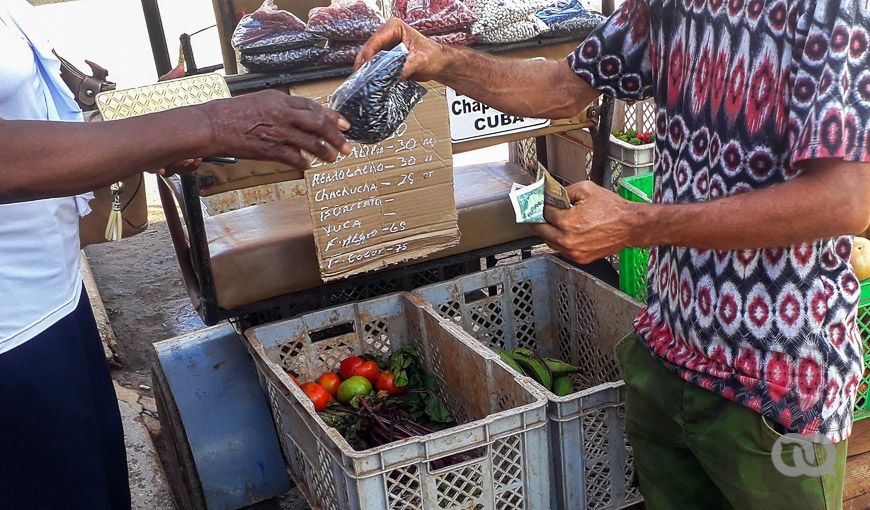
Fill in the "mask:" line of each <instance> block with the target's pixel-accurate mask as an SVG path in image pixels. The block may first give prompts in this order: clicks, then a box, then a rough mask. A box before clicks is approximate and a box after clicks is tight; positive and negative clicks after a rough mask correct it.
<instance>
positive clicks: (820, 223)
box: [535, 159, 870, 262]
mask: <svg viewBox="0 0 870 510" xmlns="http://www.w3.org/2000/svg"><path fill="white" fill-rule="evenodd" d="M804 170H805V171H804V173H803V174H802V175H801V176H799V177H797V178H795V179H794V180H792V181H789V182H787V183H784V184H780V185H778V186H775V187H771V188H765V189H761V190H757V191H752V192H749V193H745V194H742V195H736V196H731V197H727V198H721V199H717V200H712V201H709V202H700V203H692V204H676V205H662V204H639V203H634V202H628V201H626V200H624V199H622V198H620V197H618V196H617V195H615V194H613V193H611V192H610V191H607V190H604V189H602V188H600V187H598V186H596V185H594V184H592V183H589V182H583V183H580V184H576V185H574V186H572V187H571V188H569V192H570V193H571V195H572V199H573V200H574V202H575V207H574V208H573V209H571V210H568V211H561V210H556V209H552V208H547V211H546V214H547V218H548V221H549V222H550V223H551V224H550V225H539V226H536V227H535V230H536V232H537V233H538V234H539V235H540V236H541V237H543V238H544V239H545V240H546V241H547V244H548V245H550V246H551V247H552V248H554V249H556V250H558V251H560V252H563V253H565V254H566V255H568V256H569V257H571V258H574V259H576V260H578V261H580V262H590V261H593V260H596V259H599V258H601V257H603V256H606V255H611V254H613V253H616V252H617V251H619V250H620V249H622V248H628V247H634V246H654V245H669V246H687V247H692V248H699V249H720V250H736V249H754V248H767V247H777V246H789V245H793V244H797V243H802V242H806V241H810V240H813V239H823V238H828V237H835V236H838V235H844V234H860V233H861V232H864V231H865V230H866V229H867V228H868V226H870V165H867V164H864V163H850V162H845V161H841V160H830V159H819V160H813V161H808V162H806V163H805V164H804Z"/></svg>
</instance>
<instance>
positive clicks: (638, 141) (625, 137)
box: [610, 129, 656, 145]
mask: <svg viewBox="0 0 870 510" xmlns="http://www.w3.org/2000/svg"><path fill="white" fill-rule="evenodd" d="M610 134H611V135H613V136H615V137H616V139H617V140H620V141H623V142H626V143H630V144H632V145H643V144H647V143H654V142H655V141H656V134H655V132H654V131H649V132H646V133H638V132H636V131H635V130H633V129H627V130H625V131H623V130H621V129H614V130H613V131H611V132H610Z"/></svg>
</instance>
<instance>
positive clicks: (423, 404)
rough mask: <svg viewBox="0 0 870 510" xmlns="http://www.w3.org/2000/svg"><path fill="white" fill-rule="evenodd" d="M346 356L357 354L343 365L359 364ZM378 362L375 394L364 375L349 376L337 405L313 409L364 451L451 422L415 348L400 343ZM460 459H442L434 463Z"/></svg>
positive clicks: (358, 448) (460, 459) (354, 366)
mask: <svg viewBox="0 0 870 510" xmlns="http://www.w3.org/2000/svg"><path fill="white" fill-rule="evenodd" d="M352 358H357V359H362V358H358V357H356V356H353V357H351V358H348V359H350V360H351V362H350V363H348V364H346V368H347V369H348V370H351V369H357V368H359V367H360V366H362V364H357V363H356V360H355V359H352ZM345 361H347V360H345ZM378 363H379V365H380V368H379V370H380V373H379V377H378V382H377V390H378V391H377V392H376V393H375V392H373V391H372V387H371V383H370V382H369V381H368V380H367V379H365V378H364V377H361V376H351V377H350V378H348V379H347V380H346V381H344V382H343V383H342V385H341V387H340V388H339V399H338V400H339V402H342V404H336V403H333V404H331V405H329V406H328V407H327V408H326V409H325V410H323V411H321V412H320V413H319V415H320V417H321V419H323V421H324V422H325V423H326V424H327V425H328V426H330V427H334V428H335V429H336V430H338V432H339V433H340V434H341V435H342V436H343V437H344V438H345V439H346V440H347V441H348V443H350V445H351V446H353V447H354V448H355V449H357V450H365V449H367V448H372V447H375V446H379V445H383V444H387V443H390V442H393V441H398V440H400V439H405V438H408V437H412V436H419V435H425V434H429V433H432V432H434V431H436V430H441V429H444V428H446V427H449V426H452V425H453V423H454V420H453V417H452V416H451V415H450V412H449V411H448V410H447V407H446V406H445V405H444V402H442V401H441V399H440V398H439V397H438V395H437V393H436V391H437V385H436V384H435V381H434V379H433V378H432V377H431V376H430V375H428V374H427V373H426V372H425V371H424V370H423V367H422V364H421V361H420V355H419V354H418V353H417V351H416V349H414V348H413V347H405V348H404V349H401V350H399V351H396V352H394V353H392V354H391V355H390V356H389V357H386V358H381V359H379V360H378ZM342 364H345V363H344V362H343V363H342ZM462 460H465V459H464V458H448V459H442V460H441V462H440V463H439V464H438V465H439V466H441V467H443V466H444V465H447V464H452V463H455V462H460V461H462ZM436 462H437V461H436Z"/></svg>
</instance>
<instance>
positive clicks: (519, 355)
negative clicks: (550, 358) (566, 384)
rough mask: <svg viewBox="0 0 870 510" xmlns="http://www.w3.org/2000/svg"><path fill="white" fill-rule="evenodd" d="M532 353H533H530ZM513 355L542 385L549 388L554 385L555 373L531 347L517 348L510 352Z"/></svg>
mask: <svg viewBox="0 0 870 510" xmlns="http://www.w3.org/2000/svg"><path fill="white" fill-rule="evenodd" d="M529 353H531V355H529ZM510 355H511V357H512V358H513V359H514V360H516V362H517V363H519V364H520V366H521V367H523V369H524V370H525V372H526V373H527V374H529V375H530V376H531V377H532V379H534V380H536V381H538V382H539V383H540V384H541V386H543V387H545V388H547V389H548V390H549V389H551V388H552V387H553V374H551V373H550V369H549V368H547V364H546V363H544V362H543V360H541V358H539V357H538V356H537V355H536V354H535V353H534V352H532V351H531V350H529V349H522V348H517V349H514V350H513V351H511V352H510Z"/></svg>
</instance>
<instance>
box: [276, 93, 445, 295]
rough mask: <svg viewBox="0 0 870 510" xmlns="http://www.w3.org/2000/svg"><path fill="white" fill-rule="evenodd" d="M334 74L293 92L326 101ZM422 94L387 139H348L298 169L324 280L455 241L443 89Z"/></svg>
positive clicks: (419, 254)
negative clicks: (333, 157)
mask: <svg viewBox="0 0 870 510" xmlns="http://www.w3.org/2000/svg"><path fill="white" fill-rule="evenodd" d="M341 82H342V80H340V79H339V80H326V81H318V82H311V83H307V84H302V85H299V86H296V87H293V88H291V89H290V92H291V93H292V94H294V95H299V96H305V97H309V98H311V99H314V100H317V101H320V102H322V103H326V102H327V101H328V98H329V95H330V94H332V93H333V92H334V91H335V89H336V88H337V87H338V85H339V84H341ZM427 89H428V93H427V94H426V95H425V96H424V97H423V100H422V101H421V102H420V103H419V104H418V105H417V107H416V108H414V110H413V111H412V112H411V114H410V115H409V116H408V119H407V120H406V122H405V124H403V125H402V126H401V127H400V128H399V130H398V131H397V132H396V134H394V135H393V136H392V137H390V138H388V139H387V140H385V141H383V142H381V143H379V144H376V145H361V144H354V145H353V151H352V152H351V154H350V155H349V156H346V157H342V158H341V159H340V160H339V161H337V162H335V163H324V162H321V161H318V160H315V161H314V162H313V163H312V165H311V169H309V170H307V171H306V172H305V180H306V183H307V186H308V204H309V207H310V209H311V220H312V223H313V225H314V239H315V245H316V246H317V255H318V260H319V262H320V271H321V276H322V278H323V280H324V281H329V280H335V279H340V278H345V277H347V276H350V275H353V274H357V273H362V272H367V271H374V270H378V269H381V268H384V267H386V266H389V265H391V264H397V263H399V262H404V261H407V260H412V259H417V258H420V257H425V256H427V255H429V254H431V253H435V252H438V251H441V250H444V249H446V248H449V247H451V246H455V245H457V244H458V243H459V228H458V225H457V219H458V217H457V213H456V203H455V199H454V195H453V152H452V148H451V144H450V133H449V126H448V119H447V105H446V99H445V89H444V87H443V86H440V85H430V86H427Z"/></svg>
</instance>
